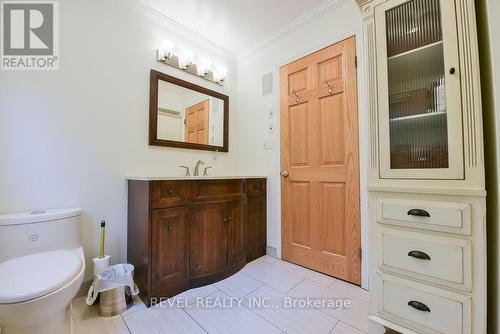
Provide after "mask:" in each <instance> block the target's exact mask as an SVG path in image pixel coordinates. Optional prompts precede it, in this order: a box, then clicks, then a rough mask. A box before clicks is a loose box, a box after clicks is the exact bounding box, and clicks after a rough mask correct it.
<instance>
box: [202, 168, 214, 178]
mask: <svg viewBox="0 0 500 334" xmlns="http://www.w3.org/2000/svg"><path fill="white" fill-rule="evenodd" d="M210 168H213V167H211V166H208V167H205V169H204V170H203V176H208V173H207V169H210Z"/></svg>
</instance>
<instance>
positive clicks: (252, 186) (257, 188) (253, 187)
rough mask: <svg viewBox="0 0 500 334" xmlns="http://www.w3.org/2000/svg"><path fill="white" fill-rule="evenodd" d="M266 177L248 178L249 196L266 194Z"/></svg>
mask: <svg viewBox="0 0 500 334" xmlns="http://www.w3.org/2000/svg"><path fill="white" fill-rule="evenodd" d="M266 181H267V180H266V179H250V180H248V192H247V193H248V196H263V195H265V194H266Z"/></svg>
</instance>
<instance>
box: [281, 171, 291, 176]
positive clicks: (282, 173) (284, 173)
mask: <svg viewBox="0 0 500 334" xmlns="http://www.w3.org/2000/svg"><path fill="white" fill-rule="evenodd" d="M288 175H290V174H289V173H288V171H287V170H286V169H285V170H283V171H282V172H281V176H283V177H288Z"/></svg>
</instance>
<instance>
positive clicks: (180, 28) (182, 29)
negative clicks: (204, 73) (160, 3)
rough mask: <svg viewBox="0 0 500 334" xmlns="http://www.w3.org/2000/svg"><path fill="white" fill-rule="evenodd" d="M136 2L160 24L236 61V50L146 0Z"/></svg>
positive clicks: (136, 0) (135, 0)
mask: <svg viewBox="0 0 500 334" xmlns="http://www.w3.org/2000/svg"><path fill="white" fill-rule="evenodd" d="M132 1H133V2H134V3H136V4H137V5H139V7H141V8H142V9H144V10H145V11H146V12H148V13H149V14H151V15H152V16H153V18H154V19H155V20H156V21H157V22H158V23H160V24H165V25H167V26H168V27H169V28H170V29H172V30H174V31H175V32H176V33H179V34H182V35H188V36H190V37H191V38H192V39H193V40H195V41H196V42H198V43H200V44H201V45H203V46H205V47H207V48H209V49H211V50H213V51H214V52H216V53H218V54H219V55H221V56H223V57H225V58H228V59H229V60H231V61H233V62H236V60H237V56H236V54H235V53H234V52H232V51H230V50H228V49H226V48H224V47H223V46H221V45H219V44H217V43H215V42H213V41H212V40H210V39H208V38H206V37H205V36H203V35H201V34H199V33H197V32H196V31H194V30H192V29H190V28H188V27H186V26H185V25H183V24H181V23H179V22H177V21H175V20H173V19H172V18H170V17H168V16H167V15H165V14H162V13H161V12H159V11H157V10H156V9H154V8H152V7H150V6H148V5H146V4H145V3H144V2H142V1H141V0H132Z"/></svg>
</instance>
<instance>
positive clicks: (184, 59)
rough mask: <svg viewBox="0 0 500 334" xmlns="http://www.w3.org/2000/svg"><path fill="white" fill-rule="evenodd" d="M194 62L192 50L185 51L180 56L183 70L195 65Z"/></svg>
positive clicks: (180, 64) (180, 65)
mask: <svg viewBox="0 0 500 334" xmlns="http://www.w3.org/2000/svg"><path fill="white" fill-rule="evenodd" d="M193 60H194V54H193V52H192V51H191V50H184V51H182V53H181V55H180V56H179V67H180V68H182V69H186V68H188V67H189V66H191V65H192V64H193Z"/></svg>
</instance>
